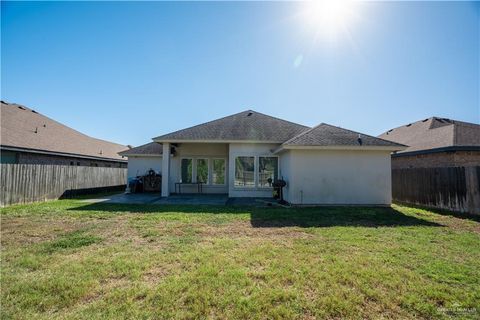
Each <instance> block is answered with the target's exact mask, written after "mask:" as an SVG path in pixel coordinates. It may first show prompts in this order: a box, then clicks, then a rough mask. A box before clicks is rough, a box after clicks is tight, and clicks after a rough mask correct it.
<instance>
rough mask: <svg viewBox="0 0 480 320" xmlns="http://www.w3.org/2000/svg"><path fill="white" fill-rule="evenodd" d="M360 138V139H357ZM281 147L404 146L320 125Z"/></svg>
mask: <svg viewBox="0 0 480 320" xmlns="http://www.w3.org/2000/svg"><path fill="white" fill-rule="evenodd" d="M359 137H360V139H359ZM282 146H319V147H326V146H378V147H400V148H403V147H405V146H403V145H401V144H398V143H395V142H391V141H387V140H383V139H379V138H376V137H372V136H369V135H366V134H363V133H358V132H355V131H351V130H347V129H343V128H339V127H335V126H332V125H329V124H326V123H321V124H319V125H318V126H316V127H313V128H311V129H310V130H307V131H305V132H303V133H300V134H299V135H297V136H296V137H293V138H292V139H290V140H288V141H286V142H284V143H283V144H282Z"/></svg>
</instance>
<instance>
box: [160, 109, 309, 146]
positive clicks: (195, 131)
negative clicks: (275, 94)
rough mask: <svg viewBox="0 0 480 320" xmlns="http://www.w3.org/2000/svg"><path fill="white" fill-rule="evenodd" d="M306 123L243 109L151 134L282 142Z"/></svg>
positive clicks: (171, 138) (169, 138)
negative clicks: (170, 131) (187, 126)
mask: <svg viewBox="0 0 480 320" xmlns="http://www.w3.org/2000/svg"><path fill="white" fill-rule="evenodd" d="M307 129H309V127H306V126H303V125H300V124H297V123H293V122H290V121H285V120H282V119H278V118H275V117H271V116H268V115H265V114H262V113H259V112H256V111H252V110H247V111H243V112H240V113H237V114H234V115H231V116H228V117H224V118H220V119H217V120H213V121H210V122H206V123H203V124H200V125H197V126H194V127H190V128H187V129H183V130H179V131H175V132H172V133H168V134H165V135H163V136H159V137H156V138H154V140H156V141H182V140H187V141H190V140H196V141H202V140H203V141H259V142H261V141H265V142H267V141H268V142H276V143H282V142H284V141H286V140H288V139H290V138H292V137H294V136H296V135H298V134H299V133H301V132H303V131H305V130H307Z"/></svg>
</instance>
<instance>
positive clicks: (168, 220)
mask: <svg viewBox="0 0 480 320" xmlns="http://www.w3.org/2000/svg"><path fill="white" fill-rule="evenodd" d="M1 218H2V226H1V232H2V234H1V236H2V238H1V239H2V252H1V255H2V268H1V285H2V293H1V302H2V309H1V317H2V318H5V319H10V318H13V319H32V318H35V319H94V318H98V319H118V318H124V319H127V318H128V319H138V318H143V319H151V318H157V319H193V318H196V319H206V318H208V319H345V318H353V319H358V318H361V319H378V318H392V319H393V318H402V319H405V318H412V319H413V318H426V319H430V318H446V319H447V318H449V317H450V316H451V314H447V313H445V312H444V310H450V309H448V308H453V306H457V307H458V305H457V304H459V305H460V306H461V307H462V308H466V309H468V310H474V311H472V312H470V313H469V314H461V315H458V314H457V316H458V317H460V318H466V319H468V318H472V319H474V318H478V317H479V316H480V313H479V312H480V310H478V306H479V305H480V293H479V291H478V288H479V287H480V262H479V261H480V249H479V246H478V243H479V242H480V235H479V234H478V232H477V230H478V227H479V226H478V224H479V222H478V221H476V220H475V219H468V218H465V217H463V218H459V217H455V216H449V215H440V214H437V213H435V212H430V211H426V210H421V209H415V208H406V207H400V206H394V207H393V208H391V209H390V208H360V207H359V208H305V209H283V208H225V207H189V206H151V205H145V206H141V205H132V206H129V205H123V206H122V205H101V204H94V205H92V204H89V205H86V204H85V203H82V202H79V201H56V202H49V203H44V204H37V205H28V206H16V207H11V208H6V209H1ZM442 308H447V309H442ZM442 310H443V311H442Z"/></svg>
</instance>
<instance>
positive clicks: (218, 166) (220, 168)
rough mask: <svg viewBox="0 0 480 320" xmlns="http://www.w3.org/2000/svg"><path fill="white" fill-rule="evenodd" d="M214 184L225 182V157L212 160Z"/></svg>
mask: <svg viewBox="0 0 480 320" xmlns="http://www.w3.org/2000/svg"><path fill="white" fill-rule="evenodd" d="M212 184H225V159H213V160H212Z"/></svg>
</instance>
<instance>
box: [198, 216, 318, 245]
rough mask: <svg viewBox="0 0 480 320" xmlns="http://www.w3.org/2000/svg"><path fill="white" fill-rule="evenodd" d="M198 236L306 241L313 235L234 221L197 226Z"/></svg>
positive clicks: (293, 228)
mask: <svg viewBox="0 0 480 320" xmlns="http://www.w3.org/2000/svg"><path fill="white" fill-rule="evenodd" d="M196 227H198V228H199V233H198V235H199V236H200V237H202V238H228V239H239V238H250V239H279V240H281V239H285V238H288V239H306V238H311V237H312V236H313V235H312V234H311V233H309V232H305V231H303V230H302V229H301V228H297V227H285V228H274V227H266V228H255V227H253V226H252V225H251V223H250V221H243V220H239V221H234V222H232V223H228V224H223V225H218V226H212V225H208V224H202V225H196Z"/></svg>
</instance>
